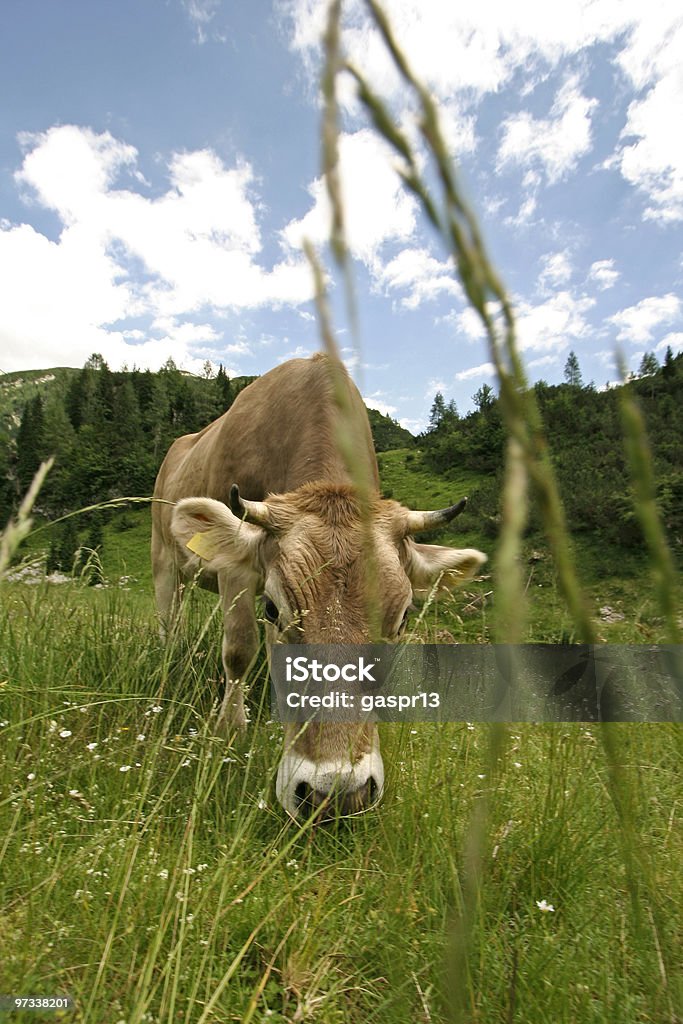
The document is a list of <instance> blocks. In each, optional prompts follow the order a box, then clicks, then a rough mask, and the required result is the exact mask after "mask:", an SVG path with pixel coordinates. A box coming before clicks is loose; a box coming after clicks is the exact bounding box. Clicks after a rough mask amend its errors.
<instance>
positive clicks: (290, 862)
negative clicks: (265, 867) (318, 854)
mask: <svg viewBox="0 0 683 1024" xmlns="http://www.w3.org/2000/svg"><path fill="white" fill-rule="evenodd" d="M287 867H288V868H294V870H295V871H298V870H299V865H298V864H297V862H296V861H295V860H288V861H287Z"/></svg>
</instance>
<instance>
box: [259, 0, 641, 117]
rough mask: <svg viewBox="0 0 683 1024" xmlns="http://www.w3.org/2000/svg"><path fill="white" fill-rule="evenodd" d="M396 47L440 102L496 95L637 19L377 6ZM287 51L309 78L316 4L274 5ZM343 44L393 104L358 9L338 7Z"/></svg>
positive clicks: (356, 5)
mask: <svg viewBox="0 0 683 1024" xmlns="http://www.w3.org/2000/svg"><path fill="white" fill-rule="evenodd" d="M383 6H384V9H385V10H386V12H387V14H388V16H389V19H390V21H391V25H392V28H393V30H394V34H395V36H396V38H397V40H398V43H399V45H400V46H401V47H402V48H403V50H404V51H405V52H406V53H407V55H408V57H409V59H410V62H411V64H412V66H413V67H414V69H415V71H416V72H417V74H418V75H419V76H420V78H422V79H423V80H425V81H426V82H427V83H428V85H429V87H430V88H431V90H432V91H433V92H434V93H435V94H436V95H437V96H438V97H439V98H440V99H448V98H450V97H453V96H454V95H456V94H458V93H460V92H468V93H471V92H473V93H474V94H475V95H476V96H482V95H484V94H485V93H492V92H499V91H500V90H501V88H502V87H503V86H504V85H505V84H506V83H508V82H509V81H510V79H511V77H512V75H513V74H514V72H515V70H516V69H517V68H519V67H523V68H527V69H531V70H533V69H534V68H535V65H536V64H537V63H538V62H541V61H542V62H544V63H546V64H548V63H549V64H557V63H558V62H559V61H560V60H561V59H562V58H563V57H565V56H567V55H569V54H572V53H576V52H577V51H578V50H581V49H583V48H585V47H587V46H590V45H592V44H594V43H596V42H600V41H607V40H610V39H614V38H616V37H617V36H618V35H619V34H621V33H623V32H624V31H625V29H627V28H628V27H629V26H630V25H631V24H632V23H633V22H634V21H636V20H637V19H638V18H639V16H640V5H639V4H637V3H636V0H630V2H629V3H623V2H622V0H597V2H595V0H577V2H574V3H571V4H561V5H551V4H544V3H541V2H534V0H531V2H526V3H518V4H503V3H501V2H500V0H480V2H479V3H477V4H450V3H444V2H443V0H387V2H385V3H384V5H383ZM279 7H280V10H282V11H283V12H284V13H285V15H286V17H287V21H288V26H289V35H290V45H291V46H292V48H293V49H294V50H295V51H296V52H297V53H298V54H299V55H300V56H301V57H302V59H304V61H305V63H306V67H307V69H308V70H309V72H311V71H313V69H314V68H315V67H316V59H317V55H318V50H319V44H320V36H321V33H322V30H323V29H324V24H325V13H326V5H325V4H322V3H320V2H319V0H281V2H280V4H279ZM344 44H345V46H346V48H347V50H348V52H349V54H350V56H351V59H352V60H353V61H354V62H355V63H356V64H357V65H358V66H359V67H360V68H362V69H363V71H364V72H366V73H367V74H369V75H370V76H371V78H372V80H373V82H374V83H375V84H376V85H377V86H378V87H379V88H381V90H382V91H383V92H384V93H387V94H388V95H389V97H390V98H391V99H393V100H395V99H397V98H398V99H400V98H401V93H402V90H403V86H402V83H401V80H400V79H399V78H398V76H397V75H396V73H395V72H394V70H393V66H392V65H391V63H390V61H389V59H388V58H387V56H386V51H385V49H384V48H383V47H382V46H381V44H380V42H379V39H378V35H377V32H376V31H375V29H374V28H373V27H372V25H371V22H370V18H369V16H368V14H367V10H366V7H365V5H364V4H363V3H362V2H360V0H352V2H350V3H348V4H346V5H345V28H344Z"/></svg>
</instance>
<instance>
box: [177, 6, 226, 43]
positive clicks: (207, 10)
mask: <svg viewBox="0 0 683 1024" xmlns="http://www.w3.org/2000/svg"><path fill="white" fill-rule="evenodd" d="M220 3H221V0H182V4H183V7H184V8H185V10H186V11H187V14H188V17H189V19H190V21H191V22H192V24H193V26H194V30H195V32H196V40H197V42H198V43H205V42H206V40H207V39H208V35H207V30H208V27H209V25H210V24H211V22H212V21H213V19H214V17H215V16H216V13H217V11H218V8H219V7H220ZM218 38H219V39H221V38H222V37H221V36H218Z"/></svg>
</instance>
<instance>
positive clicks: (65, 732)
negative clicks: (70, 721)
mask: <svg viewBox="0 0 683 1024" xmlns="http://www.w3.org/2000/svg"><path fill="white" fill-rule="evenodd" d="M59 735H60V736H61V737H62V739H63V740H65V739H68V737H69V736H70V735H71V729H62V731H61V732H60V734H59Z"/></svg>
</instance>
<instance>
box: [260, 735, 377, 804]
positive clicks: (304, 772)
mask: <svg viewBox="0 0 683 1024" xmlns="http://www.w3.org/2000/svg"><path fill="white" fill-rule="evenodd" d="M275 789H276V793H277V798H278V800H279V801H280V803H281V804H282V806H283V807H284V809H285V810H286V811H287V813H288V814H290V815H291V816H292V817H293V818H309V817H311V815H314V816H315V817H316V818H317V819H318V820H319V821H324V820H329V819H333V818H337V817H345V816H348V815H351V814H360V813H361V812H363V811H367V810H368V809H369V808H370V807H372V806H374V805H375V804H377V803H378V802H379V800H380V799H381V797H382V791H383V789H384V765H383V764H382V757H381V754H380V752H379V747H378V746H376V747H375V748H374V749H373V750H372V751H371V752H370V753H368V754H365V755H364V756H363V757H361V758H360V760H359V761H357V762H356V763H355V764H353V765H352V764H337V763H332V762H315V761H311V760H309V759H308V758H303V757H301V756H300V755H297V754H296V753H295V752H293V751H292V752H288V753H286V754H285V756H284V757H283V759H282V761H281V762H280V767H279V769H278V774H277V782H276V786H275Z"/></svg>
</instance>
